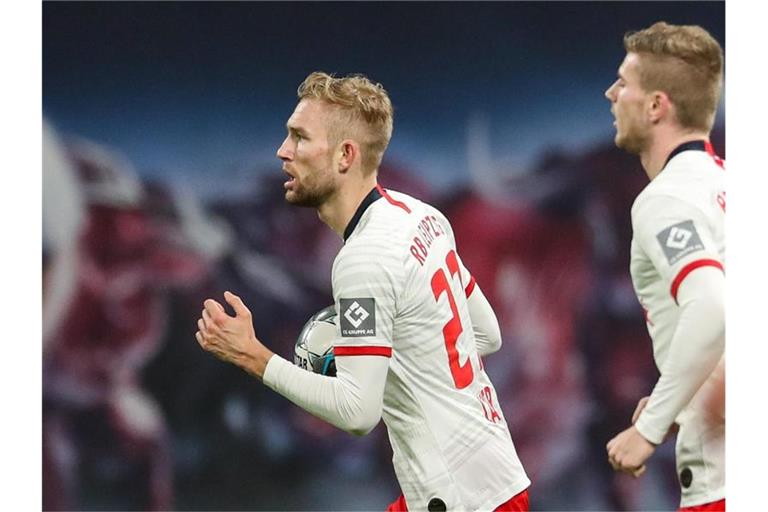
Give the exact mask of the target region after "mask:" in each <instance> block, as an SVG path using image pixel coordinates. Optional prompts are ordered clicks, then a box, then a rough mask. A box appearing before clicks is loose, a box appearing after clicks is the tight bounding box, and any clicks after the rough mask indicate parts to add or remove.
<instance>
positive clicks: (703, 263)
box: [671, 260, 725, 302]
mask: <svg viewBox="0 0 768 512" xmlns="http://www.w3.org/2000/svg"><path fill="white" fill-rule="evenodd" d="M701 267H715V268H719V269H720V270H722V271H723V272H725V269H724V268H723V264H722V263H720V262H719V261H717V260H696V261H692V262H690V263H689V264H687V265H686V266H684V267H683V268H682V269H680V272H678V273H677V276H675V279H674V280H673V281H672V290H671V292H672V298H673V299H675V302H677V291H678V290H679V289H680V285H681V284H682V283H683V280H684V279H685V278H686V277H688V274H690V273H691V272H693V271H694V270H696V269H697V268H701Z"/></svg>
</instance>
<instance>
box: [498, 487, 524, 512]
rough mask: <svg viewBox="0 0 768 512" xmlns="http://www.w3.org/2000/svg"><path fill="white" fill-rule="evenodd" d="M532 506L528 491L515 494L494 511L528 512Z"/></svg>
mask: <svg viewBox="0 0 768 512" xmlns="http://www.w3.org/2000/svg"><path fill="white" fill-rule="evenodd" d="M530 509H531V506H530V505H529V503H528V489H526V490H524V491H523V492H521V493H518V494H515V495H514V496H512V497H511V498H509V500H507V501H505V502H504V503H502V504H501V505H499V506H498V507H496V508H495V509H494V511H495V512H528V511H529V510H530Z"/></svg>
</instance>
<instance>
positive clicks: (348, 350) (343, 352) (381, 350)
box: [333, 346, 392, 357]
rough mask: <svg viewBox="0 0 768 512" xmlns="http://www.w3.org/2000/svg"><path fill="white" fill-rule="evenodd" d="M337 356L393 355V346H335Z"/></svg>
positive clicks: (334, 351) (334, 350)
mask: <svg viewBox="0 0 768 512" xmlns="http://www.w3.org/2000/svg"><path fill="white" fill-rule="evenodd" d="M333 355H335V356H337V357H338V356H384V357H392V347H375V346H367V347H333Z"/></svg>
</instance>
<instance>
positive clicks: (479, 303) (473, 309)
mask: <svg viewBox="0 0 768 512" xmlns="http://www.w3.org/2000/svg"><path fill="white" fill-rule="evenodd" d="M467 305H468V306H469V315H470V317H471V318H472V328H473V330H474V333H475V344H476V346H477V351H478V353H479V354H480V355H481V356H485V355H487V354H492V353H494V352H496V351H498V350H499V349H500V348H501V330H500V328H499V321H498V319H497V318H496V313H494V311H493V308H492V307H491V304H490V303H489V302H488V299H487V298H486V297H485V295H484V294H483V292H482V290H480V287H479V286H475V289H474V290H473V291H472V294H471V295H470V296H469V297H468V298H467Z"/></svg>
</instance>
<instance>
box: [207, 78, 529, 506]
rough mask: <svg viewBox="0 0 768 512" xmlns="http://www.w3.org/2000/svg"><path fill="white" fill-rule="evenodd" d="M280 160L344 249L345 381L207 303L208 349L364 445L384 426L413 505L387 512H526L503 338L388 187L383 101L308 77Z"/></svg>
mask: <svg viewBox="0 0 768 512" xmlns="http://www.w3.org/2000/svg"><path fill="white" fill-rule="evenodd" d="M298 97H299V103H298V105H297V106H296V109H295V110H294V112H293V114H292V115H291V116H290V118H289V119H288V123H287V129H288V135H287V137H286V138H285V140H284V141H283V143H282V145H281V146H280V148H279V149H278V151H277V156H278V157H279V158H280V159H281V160H282V162H283V170H284V172H285V173H286V175H287V181H286V182H285V199H286V200H287V201H288V202H289V203H291V204H294V205H298V206H308V207H313V208H316V209H317V212H318V216H319V217H320V219H321V220H322V221H323V222H324V223H326V224H327V225H328V226H329V227H330V228H331V229H332V230H334V231H335V232H336V233H337V234H338V235H339V236H340V237H341V238H343V239H344V246H343V247H342V249H341V250H340V251H339V254H338V255H337V257H336V260H335V261H334V264H333V270H332V284H333V295H334V301H335V306H336V312H337V314H338V319H339V320H338V329H337V333H336V340H335V342H334V354H335V358H336V368H337V376H336V377H335V378H334V377H328V376H324V375H318V374H314V373H310V372H307V371H305V370H302V369H300V368H298V367H297V366H294V365H293V364H291V363H290V362H288V361H286V360H285V359H283V358H282V357H280V356H278V355H275V354H273V353H272V352H271V351H270V350H268V349H267V348H266V347H265V346H264V345H263V344H262V342H261V340H260V339H259V338H258V336H257V335H256V334H255V333H254V328H253V326H252V324H251V316H250V313H249V311H248V308H247V307H246V306H245V305H244V304H243V303H242V302H241V301H240V299H239V298H238V297H236V296H234V295H232V294H231V293H229V292H227V293H225V299H226V301H227V302H228V303H229V304H230V305H231V306H232V307H233V309H234V311H235V316H234V317H232V316H230V315H228V314H227V313H226V312H225V311H224V308H223V307H222V306H221V305H220V304H219V303H217V302H216V301H214V300H212V299H209V300H207V301H205V305H204V307H205V309H204V311H203V313H202V318H201V319H200V320H199V321H198V328H199V331H198V332H197V334H196V336H197V339H198V342H199V343H200V345H201V346H202V347H203V348H204V349H205V350H208V351H210V352H212V353H213V354H215V355H216V356H218V357H220V358H221V359H223V360H225V361H230V362H232V363H235V364H237V365H238V366H240V367H241V368H243V369H244V370H245V371H247V372H249V373H250V374H252V375H254V376H255V377H257V378H260V379H263V382H264V384H266V385H267V386H269V387H270V388H272V389H273V390H275V391H276V392H278V393H280V394H281V395H283V396H285V397H286V398H288V399H289V400H291V401H292V402H294V403H295V404H297V405H298V406H300V407H302V408H304V409H306V410H307V411H309V412H311V413H312V414H314V415H316V416H318V417H319V418H322V419H324V420H326V421H328V422H329V423H331V424H333V425H335V426H337V427H339V428H341V429H343V430H346V431H348V432H351V433H353V434H357V435H364V434H367V433H368V432H370V431H371V430H372V429H373V428H374V427H375V426H376V424H377V423H378V422H379V420H380V419H381V418H382V417H383V419H384V423H385V424H386V426H387V432H388V434H389V440H390V443H391V445H392V451H393V464H394V468H395V473H396V475H397V479H398V482H399V484H400V487H401V489H402V492H403V496H401V497H400V498H399V499H397V500H396V501H395V502H394V503H392V504H391V505H390V507H389V508H388V510H409V509H410V510H430V511H439V510H507V511H513V510H514V511H522V510H528V493H527V488H528V486H529V484H530V481H529V480H528V477H527V476H526V474H525V471H524V470H523V467H522V465H521V463H520V460H519V459H518V456H517V453H516V451H515V447H514V444H513V443H512V439H511V437H510V434H509V429H508V427H507V423H506V420H505V419H504V414H503V413H502V411H501V409H500V408H499V404H498V398H497V396H496V391H495V389H494V387H493V384H492V383H491V381H490V379H489V378H488V375H487V374H486V373H485V371H484V369H483V363H482V360H481V359H480V356H482V355H485V354H489V353H491V352H495V351H496V350H498V349H499V348H500V346H501V335H500V332H499V325H498V322H497V319H496V315H495V314H494V312H493V309H492V308H491V306H490V305H489V303H488V301H487V300H486V298H485V297H484V295H483V293H482V291H481V290H480V287H479V286H478V285H477V283H476V282H475V280H474V278H473V277H472V276H471V274H470V273H469V271H468V270H467V269H466V267H465V266H464V265H463V263H462V261H461V258H460V257H459V254H458V252H457V250H456V242H455V240H454V237H453V230H452V229H451V225H450V223H449V222H448V220H447V219H446V218H445V217H444V216H443V215H442V214H441V213H440V212H439V211H438V210H436V209H435V208H433V207H432V206H430V205H428V204H426V203H423V202H421V201H419V200H418V199H415V198H413V197H410V196H408V195H406V194H401V193H398V192H395V191H392V190H386V189H384V188H382V187H381V186H380V185H379V184H378V183H377V170H378V167H379V164H380V163H381V159H382V156H383V154H384V150H385V149H386V147H387V145H388V143H389V139H390V137H391V134H392V104H391V102H390V99H389V97H388V95H387V93H386V91H385V90H384V88H383V87H382V86H381V85H379V84H376V83H373V82H371V81H370V80H368V79H367V78H365V77H363V76H348V77H344V78H335V77H332V76H330V75H327V74H325V73H320V72H315V73H312V74H310V75H309V76H308V77H307V78H306V80H305V81H304V82H303V83H302V84H301V86H300V87H299V90H298Z"/></svg>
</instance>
